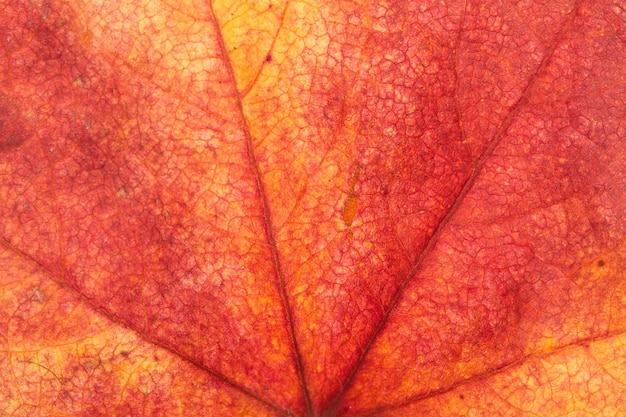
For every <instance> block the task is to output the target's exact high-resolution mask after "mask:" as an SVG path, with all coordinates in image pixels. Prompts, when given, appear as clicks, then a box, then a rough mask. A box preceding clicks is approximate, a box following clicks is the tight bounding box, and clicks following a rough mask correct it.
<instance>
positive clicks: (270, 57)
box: [265, 54, 272, 62]
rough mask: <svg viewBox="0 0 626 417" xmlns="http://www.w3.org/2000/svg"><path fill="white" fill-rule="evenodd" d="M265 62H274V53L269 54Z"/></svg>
mask: <svg viewBox="0 0 626 417" xmlns="http://www.w3.org/2000/svg"><path fill="white" fill-rule="evenodd" d="M265 62H272V54H267V56H266V57H265Z"/></svg>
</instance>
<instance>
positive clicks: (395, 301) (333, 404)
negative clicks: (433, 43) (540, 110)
mask: <svg viewBox="0 0 626 417" xmlns="http://www.w3.org/2000/svg"><path fill="white" fill-rule="evenodd" d="M581 3H582V0H579V1H578V2H577V3H576V4H575V7H574V9H573V11H572V13H571V14H570V15H569V16H568V18H567V19H566V20H565V21H564V23H563V25H562V26H561V28H560V29H559V32H558V33H557V34H556V35H555V36H554V40H553V42H552V44H551V45H550V46H549V47H548V48H547V51H546V54H545V56H544V57H543V59H542V61H541V63H540V64H539V66H538V67H537V69H536V71H535V72H534V73H533V74H532V75H531V76H530V77H529V80H528V83H527V84H526V87H525V88H524V90H523V91H522V94H521V95H520V98H519V99H518V101H517V102H516V103H515V104H514V105H513V106H512V108H511V111H510V112H509V114H508V115H507V117H506V118H505V119H504V120H503V122H502V123H501V125H500V127H499V129H498V130H497V131H496V132H495V134H494V136H493V139H492V140H491V142H489V144H488V145H487V147H486V148H485V149H484V150H483V152H482V154H481V155H480V156H479V158H478V159H477V160H476V163H475V165H474V168H473V170H472V172H471V173H470V175H469V177H468V178H467V180H466V181H465V183H464V184H463V187H462V188H461V190H460V192H459V193H458V194H457V196H456V198H455V199H454V202H453V203H452V205H451V206H450V208H449V209H448V211H447V213H446V214H445V215H444V217H443V218H442V219H441V220H440V221H439V224H438V225H437V228H436V229H435V231H434V232H433V234H432V235H431V236H430V238H429V239H428V243H427V244H426V247H425V248H424V250H422V252H421V253H420V254H419V255H418V256H417V258H416V259H415V261H414V263H413V267H412V268H411V270H410V271H409V273H408V274H407V275H406V277H405V278H404V279H403V280H402V281H401V283H400V285H399V287H398V290H397V291H396V293H395V294H394V296H393V298H392V300H391V302H390V303H389V306H388V308H387V309H386V310H385V312H384V314H383V315H382V317H381V318H380V320H379V321H378V323H377V325H376V327H375V328H374V330H373V331H372V333H371V334H370V336H369V338H368V340H367V342H366V343H365V345H364V347H363V350H362V351H361V355H360V356H359V358H358V359H357V361H356V362H355V365H354V366H353V367H352V370H351V371H350V374H349V375H348V377H347V378H346V380H345V381H344V383H343V385H342V387H341V390H340V391H339V392H338V393H337V395H335V397H334V398H332V399H331V400H330V401H329V403H328V406H327V407H326V411H325V412H324V413H323V415H324V417H333V416H335V415H336V414H337V412H338V407H339V404H340V403H341V401H342V399H343V397H344V396H345V395H346V393H347V392H348V390H349V389H350V387H351V386H352V384H353V383H354V380H355V378H356V375H357V374H358V372H359V370H360V369H361V368H362V367H363V365H364V363H365V359H366V357H367V356H368V355H369V353H370V352H371V350H372V348H373V346H374V343H375V342H376V341H377V340H378V338H379V336H380V335H381V334H382V333H383V330H384V328H385V326H386V325H387V323H388V322H389V319H390V317H391V316H392V314H393V312H394V311H395V310H396V308H397V307H398V305H399V303H400V301H401V300H402V297H403V296H404V293H405V291H406V289H407V287H408V286H409V284H410V283H411V281H412V280H413V279H414V278H415V277H416V276H417V274H418V272H419V271H420V270H421V268H422V265H423V263H424V260H425V259H426V257H427V256H428V255H429V254H430V253H431V252H432V250H433V248H434V247H435V245H436V244H437V242H438V240H439V237H440V236H441V234H442V232H443V230H444V229H445V227H446V226H447V225H448V223H449V222H450V220H451V219H452V217H453V216H454V215H455V214H456V212H457V211H458V209H459V207H460V206H461V203H462V202H463V200H464V199H465V196H466V195H467V194H468V193H469V191H470V190H471V188H472V187H473V186H474V183H475V182H476V179H477V178H478V175H479V174H480V173H481V171H482V168H483V166H484V165H485V163H486V162H487V160H488V159H489V158H490V157H491V156H492V155H493V151H494V150H495V149H496V147H497V146H498V145H499V144H500V142H501V141H502V138H503V137H504V134H505V133H506V131H507V130H508V129H509V127H510V126H511V124H512V122H513V120H514V118H515V116H516V115H517V114H518V113H519V111H520V109H521V108H522V107H523V106H524V105H525V104H526V103H527V102H528V97H529V95H530V92H531V90H532V88H533V87H534V86H535V84H536V83H537V80H538V78H539V75H541V74H542V73H543V71H544V70H545V68H546V66H547V65H548V62H549V61H550V59H551V58H552V56H553V55H554V51H555V50H556V47H557V46H558V44H559V42H560V41H561V40H562V38H563V34H564V32H565V31H566V30H567V28H568V26H569V24H570V22H571V20H572V19H573V16H574V15H575V14H576V12H577V10H578V9H579V7H580V4H581ZM459 30H462V28H459Z"/></svg>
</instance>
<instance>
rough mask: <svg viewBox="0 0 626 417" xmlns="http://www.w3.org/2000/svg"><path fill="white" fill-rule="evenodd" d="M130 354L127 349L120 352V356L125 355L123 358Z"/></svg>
mask: <svg viewBox="0 0 626 417" xmlns="http://www.w3.org/2000/svg"><path fill="white" fill-rule="evenodd" d="M129 355H130V353H129V352H127V351H125V350H123V351H121V352H120V356H121V357H123V358H127V357H128V356H129Z"/></svg>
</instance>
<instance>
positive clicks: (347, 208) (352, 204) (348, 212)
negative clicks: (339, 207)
mask: <svg viewBox="0 0 626 417" xmlns="http://www.w3.org/2000/svg"><path fill="white" fill-rule="evenodd" d="M358 205H359V199H358V198H357V197H355V196H353V195H350V196H348V199H347V200H346V202H345V204H344V205H343V213H342V214H341V219H342V220H343V223H344V224H345V225H346V226H348V227H349V226H352V222H353V221H354V216H356V209H357V207H358Z"/></svg>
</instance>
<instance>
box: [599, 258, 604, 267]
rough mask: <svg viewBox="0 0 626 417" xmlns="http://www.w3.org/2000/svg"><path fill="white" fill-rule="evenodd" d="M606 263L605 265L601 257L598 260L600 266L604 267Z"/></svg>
mask: <svg viewBox="0 0 626 417" xmlns="http://www.w3.org/2000/svg"><path fill="white" fill-rule="evenodd" d="M604 265H605V264H604V261H603V260H602V259H600V260H599V261H598V266H599V267H600V268H602V267H603V266H604Z"/></svg>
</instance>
